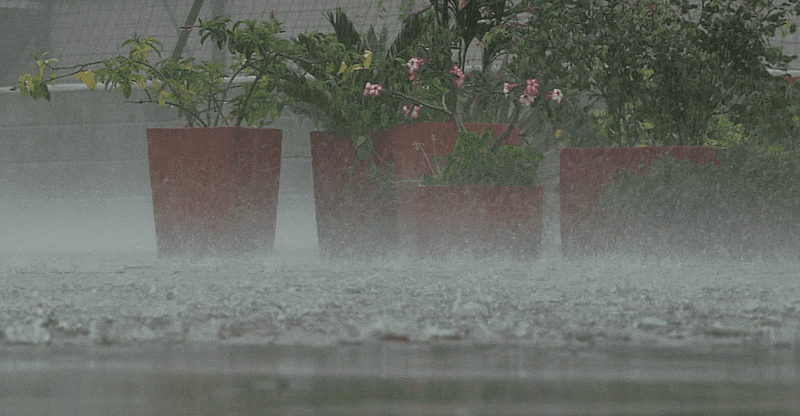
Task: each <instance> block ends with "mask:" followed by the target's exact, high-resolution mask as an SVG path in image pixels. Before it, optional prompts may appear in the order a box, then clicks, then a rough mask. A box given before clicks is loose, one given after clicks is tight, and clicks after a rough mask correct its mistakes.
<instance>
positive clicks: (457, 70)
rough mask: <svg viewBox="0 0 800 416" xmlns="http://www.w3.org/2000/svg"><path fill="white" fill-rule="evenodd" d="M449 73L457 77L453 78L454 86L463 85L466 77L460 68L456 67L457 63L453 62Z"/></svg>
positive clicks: (459, 86)
mask: <svg viewBox="0 0 800 416" xmlns="http://www.w3.org/2000/svg"><path fill="white" fill-rule="evenodd" d="M450 73H451V74H453V75H455V76H457V77H458V78H456V79H454V80H453V84H456V88H461V87H463V86H464V81H465V78H466V77H465V76H464V73H463V72H461V69H460V68H459V67H458V65H456V64H453V69H451V70H450Z"/></svg>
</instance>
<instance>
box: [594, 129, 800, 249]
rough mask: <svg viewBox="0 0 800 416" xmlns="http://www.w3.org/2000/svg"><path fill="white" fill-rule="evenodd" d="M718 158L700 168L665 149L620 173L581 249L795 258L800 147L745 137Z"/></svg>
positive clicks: (799, 210) (798, 232) (799, 240)
mask: <svg viewBox="0 0 800 416" xmlns="http://www.w3.org/2000/svg"><path fill="white" fill-rule="evenodd" d="M718 159H719V161H720V163H719V166H717V165H715V164H711V163H709V164H707V165H705V166H702V165H698V164H695V163H691V162H690V161H688V160H684V161H680V162H678V161H677V160H676V158H675V157H674V156H672V155H669V154H665V155H664V157H663V158H662V159H660V160H657V161H655V162H654V163H653V164H652V165H651V166H650V169H649V171H648V172H647V174H645V175H635V174H631V173H628V172H621V173H620V174H619V175H618V180H617V181H616V182H615V183H614V184H613V185H612V186H611V187H609V188H608V189H607V190H606V191H605V193H604V195H603V201H602V203H601V204H600V205H599V209H600V212H601V213H602V214H603V215H602V216H598V224H597V231H598V232H597V233H593V235H587V236H584V238H583V239H582V240H581V243H582V245H583V246H585V248H584V250H592V251H595V250H597V251H599V250H617V251H629V252H633V253H635V254H638V255H645V256H655V257H664V256H676V257H679V258H687V257H688V258H692V257H695V256H702V257H703V258H704V259H706V260H707V259H709V258H714V257H718V256H724V257H731V258H750V259H752V258H770V259H784V260H791V261H795V260H797V258H798V257H797V246H798V244H800V237H798V236H800V230H799V229H798V228H800V227H798V219H799V218H798V216H800V203H799V202H798V201H800V199H798V198H800V193H799V192H798V189H797V188H796V187H795V186H793V182H794V181H795V180H796V178H797V177H798V175H800V153H798V152H797V151H796V150H795V151H779V152H775V151H771V150H767V149H765V148H764V147H763V146H759V145H754V144H752V143H743V144H736V145H733V146H731V147H730V148H728V149H727V150H726V151H724V152H719V157H718ZM676 184H680V186H676Z"/></svg>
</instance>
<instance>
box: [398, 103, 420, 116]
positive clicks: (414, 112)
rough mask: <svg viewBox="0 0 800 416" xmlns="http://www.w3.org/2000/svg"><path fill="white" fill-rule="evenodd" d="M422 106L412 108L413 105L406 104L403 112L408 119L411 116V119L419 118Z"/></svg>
mask: <svg viewBox="0 0 800 416" xmlns="http://www.w3.org/2000/svg"><path fill="white" fill-rule="evenodd" d="M421 108H422V107H421V106H418V105H415V106H412V105H411V104H406V105H404V106H403V112H405V113H406V117H408V116H411V118H419V110H420V109H421Z"/></svg>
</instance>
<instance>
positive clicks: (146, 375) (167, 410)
mask: <svg viewBox="0 0 800 416" xmlns="http://www.w3.org/2000/svg"><path fill="white" fill-rule="evenodd" d="M799 411H800V349H797V348H783V349H775V348H769V347H762V346H742V345H737V346H705V347H688V348H687V347H646V346H630V345H626V346H602V347H586V346H584V347H580V348H577V347H576V348H573V349H544V348H539V347H531V346H523V345H517V344H503V345H497V344H495V345H485V346H483V345H475V344H470V345H466V344H463V343H459V342H438V343H437V342H432V343H419V344H413V343H411V344H409V343H402V342H383V343H370V344H362V345H334V346H325V347H310V346H296V345H260V346H254V345H218V344H216V345H211V344H195V345H191V344H181V345H173V346H164V345H160V346H155V345H153V346H146V345H145V346H143V345H138V346H101V345H97V346H72V347H70V346H65V347H56V346H38V347H31V346H3V347H2V350H0V415H3V416H5V415H9V416H11V415H112V414H113V415H148V414H154V415H222V414H274V415H313V414H324V415H514V414H517V415H717V414H719V415H723V414H724V415H731V414H741V415H747V414H759V415H773V414H774V415H779V414H797V412H799Z"/></svg>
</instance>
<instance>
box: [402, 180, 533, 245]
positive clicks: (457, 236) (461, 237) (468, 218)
mask: <svg viewBox="0 0 800 416" xmlns="http://www.w3.org/2000/svg"><path fill="white" fill-rule="evenodd" d="M543 189H544V188H543V187H542V186H539V187H536V188H525V187H518V186H473V185H467V186H464V187H452V186H416V187H414V188H413V189H412V191H411V192H407V193H404V194H403V195H406V196H408V199H405V198H401V200H400V207H401V210H400V215H401V221H402V222H404V223H406V224H408V225H409V229H410V232H411V234H412V242H413V246H414V249H415V252H416V254H418V255H420V256H422V257H430V256H432V257H444V256H446V255H448V254H467V255H472V256H475V257H478V258H481V257H493V256H502V257H513V258H515V259H517V260H531V259H534V258H535V257H536V256H537V254H538V253H539V250H540V246H541V240H542V198H543V196H544V193H543Z"/></svg>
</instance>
